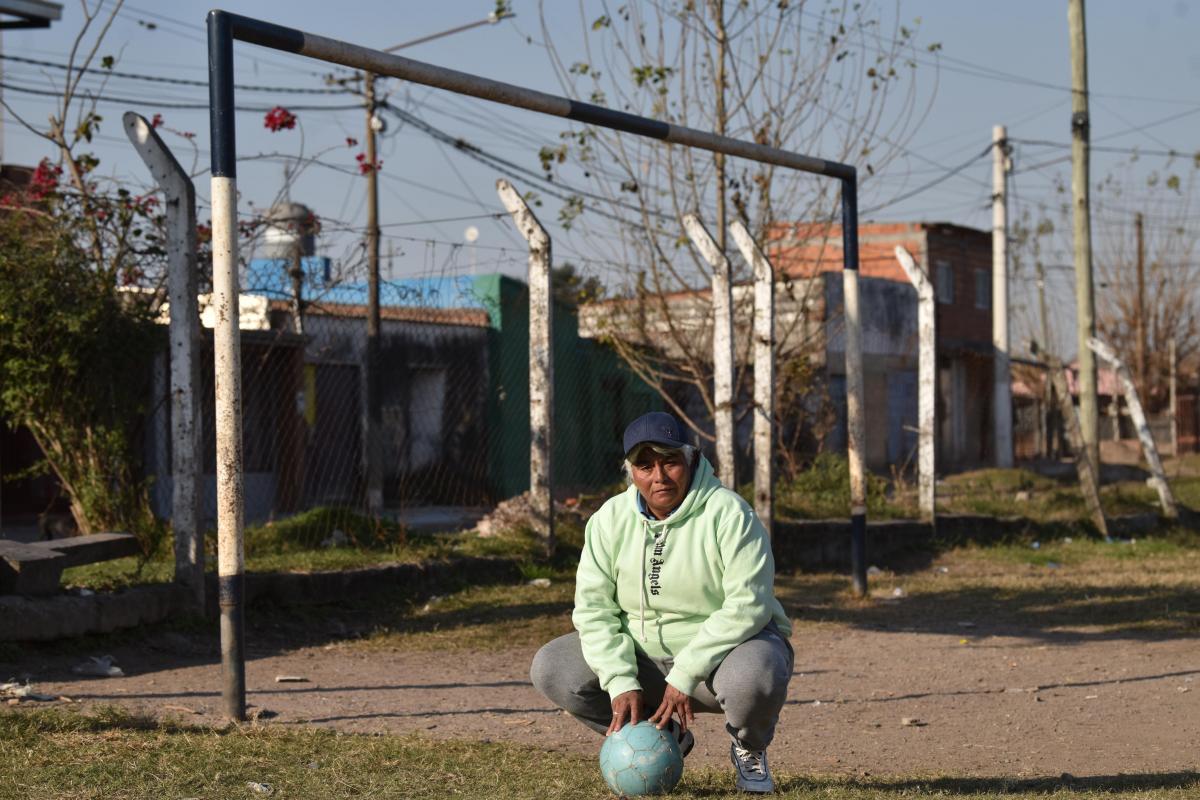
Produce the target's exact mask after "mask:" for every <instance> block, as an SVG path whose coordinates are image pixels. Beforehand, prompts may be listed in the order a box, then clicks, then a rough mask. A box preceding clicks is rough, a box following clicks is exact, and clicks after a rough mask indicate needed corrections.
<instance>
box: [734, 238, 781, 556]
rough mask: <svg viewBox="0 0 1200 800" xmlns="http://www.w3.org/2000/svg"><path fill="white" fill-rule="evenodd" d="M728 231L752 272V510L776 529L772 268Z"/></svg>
mask: <svg viewBox="0 0 1200 800" xmlns="http://www.w3.org/2000/svg"><path fill="white" fill-rule="evenodd" d="M729 232H730V233H731V234H732V235H733V240H734V242H736V243H737V246H738V250H740V251H741V253H742V258H744V259H746V263H747V264H749V265H750V266H751V267H752V268H753V269H754V511H755V513H757V514H758V518H759V519H760V520H762V524H763V526H764V527H766V529H767V535H772V534H773V533H774V527H775V457H774V456H775V452H774V450H775V448H774V444H775V269H774V268H773V267H772V266H771V262H770V261H768V260H767V257H766V256H765V255H764V254H763V251H762V248H760V247H759V246H758V243H757V242H755V241H754V237H753V236H751V235H750V231H748V230H746V226H745V225H743V224H742V222H741V220H734V221H733V223H732V224H730V226H729Z"/></svg>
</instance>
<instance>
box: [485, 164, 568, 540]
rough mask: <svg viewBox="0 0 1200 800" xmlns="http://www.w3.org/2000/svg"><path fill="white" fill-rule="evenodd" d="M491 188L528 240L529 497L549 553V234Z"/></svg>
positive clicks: (509, 188)
mask: <svg viewBox="0 0 1200 800" xmlns="http://www.w3.org/2000/svg"><path fill="white" fill-rule="evenodd" d="M496 192H497V193H498V194H499V195H500V201H501V202H502V203H504V207H505V208H506V209H507V210H508V213H509V214H511V215H512V218H513V222H515V223H516V226H517V230H519V231H520V232H521V235H522V236H523V237H525V241H527V242H528V243H529V498H530V504H531V505H532V506H533V511H534V514H535V516H536V520H535V522H536V525H537V527H538V533H539V534H541V536H542V537H543V538H544V539H545V542H546V553H547V555H553V553H554V495H553V485H552V474H553V473H552V471H551V468H550V467H551V460H552V456H553V450H554V448H553V439H552V437H553V431H554V429H553V412H554V347H553V342H554V300H553V293H552V288H551V276H550V236H549V235H548V234H547V233H546V229H545V228H543V227H542V225H541V223H540V222H538V220H537V217H535V216H534V214H533V212H532V211H530V210H529V206H528V205H527V204H526V203H525V200H524V199H523V198H522V197H521V195H520V193H519V192H517V190H516V189H514V188H513V185H512V184H511V183H509V182H508V181H506V180H504V179H500V180H498V181H496Z"/></svg>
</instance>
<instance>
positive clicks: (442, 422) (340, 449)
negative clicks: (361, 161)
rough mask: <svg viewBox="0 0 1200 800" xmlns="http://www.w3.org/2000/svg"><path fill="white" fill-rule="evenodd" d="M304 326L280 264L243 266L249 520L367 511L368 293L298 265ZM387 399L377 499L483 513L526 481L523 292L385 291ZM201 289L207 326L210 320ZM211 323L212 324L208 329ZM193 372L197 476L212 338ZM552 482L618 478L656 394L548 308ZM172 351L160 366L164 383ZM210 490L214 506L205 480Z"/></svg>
mask: <svg viewBox="0 0 1200 800" xmlns="http://www.w3.org/2000/svg"><path fill="white" fill-rule="evenodd" d="M303 262H304V263H303V273H304V279H303V280H302V281H300V283H299V286H300V289H301V291H300V298H299V299H300V303H299V308H300V309H301V317H300V324H299V325H297V320H296V310H297V302H296V299H297V298H296V297H295V294H296V293H295V291H294V288H295V287H294V286H293V284H292V282H291V276H290V275H288V274H287V272H286V268H288V267H289V266H290V264H289V263H285V262H278V263H264V262H260V261H258V260H256V261H252V262H251V264H250V265H249V267H248V268H247V270H246V271H245V275H244V276H243V288H244V291H245V294H243V295H242V296H241V298H240V306H241V318H240V321H239V325H240V328H241V330H242V347H243V351H242V379H243V431H244V433H243V438H244V442H245V444H244V451H245V455H244V458H245V468H246V486H247V491H246V517H247V519H249V520H261V519H266V518H269V517H271V516H275V515H278V514H283V513H291V512H294V511H298V510H302V509H306V508H312V507H314V506H321V505H349V506H361V505H362V503H363V500H362V498H363V496H364V481H363V476H364V474H365V472H364V469H363V467H364V465H363V455H362V454H363V413H364V412H363V397H364V395H365V390H364V373H363V369H362V365H363V363H364V361H365V357H366V341H367V339H366V319H367V311H368V309H367V305H366V287H365V286H364V285H362V284H356V283H350V282H335V281H329V278H328V275H329V265H328V263H327V262H325V260H324V259H321V258H305V259H303ZM380 296H381V306H380V318H381V320H380V347H379V364H380V383H379V390H380V407H381V422H382V425H381V427H380V428H379V430H378V431H377V433H376V435H378V436H379V438H380V441H381V443H382V448H381V450H382V467H383V489H384V503H385V507H386V508H392V509H395V508H411V507H415V506H435V505H436V506H484V505H489V504H493V503H496V502H498V501H500V500H503V499H505V498H507V497H511V496H513V495H516V494H519V493H521V492H523V491H525V490H526V489H527V488H528V486H529V453H530V438H529V399H528V397H529V395H528V393H529V344H528V343H529V314H528V306H529V296H528V288H527V286H526V285H525V284H524V283H523V282H521V281H519V280H516V279H514V278H511V277H508V276H503V275H480V276H467V277H441V278H422V279H409V280H401V281H386V282H384V283H383V284H382V285H381V291H380ZM206 299H207V298H205V297H202V298H201V307H202V313H201V318H202V321H203V320H205V319H207V317H206V315H205V313H206V308H207V303H206ZM209 324H211V323H209ZM207 341H208V342H209V344H208V346H207V347H206V348H205V350H204V352H205V354H206V355H205V358H204V361H203V362H202V365H201V385H202V392H203V394H202V398H203V399H202V406H203V408H204V413H203V426H204V427H203V431H202V437H203V441H204V455H205V464H206V472H209V473H211V472H212V467H213V459H214V456H215V453H214V452H213V444H212V443H213V439H214V436H213V428H212V402H213V401H212V380H213V378H212V361H211V336H210V337H208V339H207ZM554 349H555V358H556V363H555V381H554V390H555V400H554V412H555V431H556V439H555V447H554V453H553V456H552V458H553V463H554V476H555V481H556V486H557V487H558V488H560V489H562V490H572V489H574V490H583V489H598V488H600V487H603V486H606V485H608V484H611V483H613V482H614V481H616V480H617V479H618V478H619V476H620V459H621V455H622V454H621V452H620V434H621V430H623V427H624V425H625V423H626V422H627V420H628V418H629V416H631V415H636V414H637V413H641V411H642V410H644V409H646V408H655V407H657V405H655V398H653V397H652V396H651V393H650V392H649V390H648V389H646V388H645V387H644V386H643V385H642V384H641V383H640V382H639V381H637V380H636V379H635V378H634V377H633V376H632V374H630V373H629V372H628V371H627V370H625V369H624V368H623V367H622V366H621V364H620V363H619V362H618V360H617V359H616V357H615V355H613V353H612V352H611V351H609V350H608V349H607V348H605V347H603V346H601V345H599V344H598V343H596V342H594V341H591V340H584V339H580V337H579V336H578V334H577V330H576V324H575V317H574V314H573V313H572V310H571V309H567V308H562V307H556V315H555V330H554ZM167 358H168V355H167V354H166V353H165V352H164V353H163V354H162V356H161V357H160V360H159V363H157V364H156V365H155V374H156V376H157V380H158V384H157V386H158V389H159V391H161V392H165V391H166V380H167V376H168V375H169V364H168V363H167ZM169 413H170V410H169V404H166V403H158V404H155V412H154V419H153V421H152V424H151V425H150V426H149V427H150V430H151V432H152V435H151V436H150V437H149V439H148V441H147V444H146V453H147V459H146V460H147V464H148V470H149V472H150V473H151V474H155V475H159V476H161V477H159V478H157V479H156V480H155V482H154V486H155V503H156V511H157V512H158V513H160V514H166V513H167V510H168V509H169V503H170V492H171V489H170V487H171V484H170V478H169V475H168V474H167V473H168V472H169V469H170V467H169V458H168V457H167V453H168V452H169V450H168V447H169V444H168V441H167V439H168V438H169V431H170V420H169ZM207 483H208V484H209V489H208V490H207V498H206V507H207V509H208V513H209V514H211V513H212V512H213V510H214V508H215V506H214V505H213V502H214V496H213V488H212V487H213V478H212V475H211V474H210V475H209V476H208V480H207Z"/></svg>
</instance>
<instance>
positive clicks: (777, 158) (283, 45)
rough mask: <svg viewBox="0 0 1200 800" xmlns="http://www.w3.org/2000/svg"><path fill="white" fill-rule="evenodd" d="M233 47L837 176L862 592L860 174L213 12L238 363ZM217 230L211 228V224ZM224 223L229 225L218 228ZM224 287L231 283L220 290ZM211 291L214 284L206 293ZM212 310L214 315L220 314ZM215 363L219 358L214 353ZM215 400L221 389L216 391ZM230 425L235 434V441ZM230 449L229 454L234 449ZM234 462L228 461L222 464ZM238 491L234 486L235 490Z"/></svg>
mask: <svg viewBox="0 0 1200 800" xmlns="http://www.w3.org/2000/svg"><path fill="white" fill-rule="evenodd" d="M234 41H241V42H246V43H249V44H256V45H259V46H261V47H266V48H270V49H273V50H280V51H284V52H289V53H294V54H297V55H303V56H307V57H309V58H314V59H317V60H320V61H326V62H330V63H333V64H340V65H342V66H345V67H351V68H354V69H358V70H363V71H366V72H370V73H373V74H375V75H378V76H386V77H392V78H399V79H401V80H406V81H410V82H412V83H417V84H421V85H424V86H430V87H434V88H439V89H444V90H447V91H451V92H455V93H457V94H462V95H468V96H471V97H477V98H480V99H483V100H489V101H492V102H496V103H502V104H504V105H508V106H513V107H515V108H523V109H526V110H528V111H536V112H538V113H541V114H547V115H550V116H555V117H561V118H564V119H569V120H573V121H576V122H581V123H584V124H587V125H595V126H597V127H602V128H608V129H610V130H615V131H621V132H624V133H630V134H634V135H637V136H643V137H646V138H649V139H655V140H658V141H662V142H666V143H669V144H678V145H682V146H685V147H694V148H697V149H701V150H708V151H710V152H714V153H722V154H724V155H727V156H733V157H736V158H745V159H748V160H751V161H757V162H760V163H766V164H773V165H775V166H780V167H786V168H788V169H794V170H798V171H800V172H807V173H811V174H814V175H823V176H826V177H829V178H835V179H837V180H838V181H839V182H840V183H841V190H842V192H841V194H842V202H841V224H842V240H843V272H844V275H843V289H844V293H845V294H844V303H845V309H846V336H845V342H846V364H845V368H846V372H847V375H846V429H847V441H848V450H849V464H850V487H851V498H850V518H851V571H852V574H853V577H854V585H855V589H856V590H857V591H858V592H859V593H863V592H865V591H866V567H865V563H866V560H865V559H866V556H865V552H866V549H865V548H866V492H865V487H866V483H865V476H864V469H865V466H864V459H863V456H864V453H865V441H864V433H865V425H864V420H863V395H862V391H863V388H862V387H863V384H862V351H861V331H860V330H859V328H858V325H859V322H860V320H859V318H858V303H857V301H858V201H857V192H858V176H857V171H856V169H855V168H854V167H853V166H851V165H849V164H843V163H841V162H838V161H827V160H825V159H821V158H815V157H813V156H807V155H803V154H800V153H794V152H791V151H788V150H783V149H780V148H775V147H769V146H767V145H763V144H758V143H756V142H748V141H744V140H741V139H734V138H731V137H728V136H719V135H717V134H714V133H709V132H706V131H701V130H697V129H695V128H688V127H685V126H681V125H673V124H671V123H668V122H663V121H661V120H655V119H650V118H648V117H642V116H638V115H636V114H629V113H626V112H623V111H616V110H613V109H610V108H605V107H603V106H598V105H593V104H590V103H583V102H580V101H578V100H572V99H570V98H567V97H561V96H558V95H553V94H549V93H546V92H540V91H537V90H534V89H528V88H525V87H522V86H516V85H513V84H509V83H504V82H502V81H497V80H494V79H491V78H485V77H482V76H479V75H472V74H470V73H466V72H460V71H458V70H453V69H447V68H446V67H439V66H436V65H433V64H428V63H425V62H422V61H416V60H413V59H410V58H406V57H404V56H400V55H396V54H394V53H387V52H383V51H381V50H373V49H371V48H367V47H362V46H359V45H354V44H350V43H348V42H343V41H339V40H337V39H331V38H328V37H325V36H319V35H316V34H312V33H307V32H305V31H300V30H297V29H295V28H288V27H285V26H282V25H276V24H274V23H270V22H265V21H263V20H258V19H253V18H251V17H245V16H242V15H239V14H232V13H229V12H227V11H221V10H214V11H210V12H209V13H208V70H209V123H210V128H211V137H212V145H211V146H212V189H213V191H212V204H213V223H214V224H213V273H214V282H215V281H216V278H217V276H218V275H221V276H222V280H223V286H224V287H225V288H226V289H227V290H230V294H229V297H230V302H231V306H230V307H228V308H226V309H225V311H226V312H227V316H226V317H225V318H223V319H224V320H225V322H226V329H227V330H226V331H225V335H226V336H228V335H229V334H230V333H232V336H231V337H230V341H229V342H228V343H227V347H228V349H229V350H230V351H231V356H232V358H233V359H234V362H233V363H234V364H236V358H237V352H236V351H237V345H238V341H237V224H236V222H237V208H236V206H237V189H236V167H235V163H236V159H237V150H236V144H235V120H234V81H233V72H234V67H233V42H234ZM219 221H220V222H221V223H222V228H221V229H220V230H218V222H219ZM225 223H229V224H225ZM230 278H231V280H232V284H231V285H228V284H226V283H224V282H225V281H226V280H228V279H230ZM215 289H216V287H214V290H215ZM219 310H220V309H219ZM218 357H220V356H218ZM218 397H219V398H220V392H219V391H218ZM240 400H241V398H240V386H238V387H236V391H234V392H232V396H231V397H228V398H227V405H226V406H225V408H226V410H227V411H229V412H230V413H229V414H228V415H227V416H226V417H225V418H223V417H222V407H221V405H220V400H219V401H218V412H217V419H218V423H219V425H218V434H217V439H218V443H219V444H220V443H221V442H222V441H224V442H226V447H227V449H228V450H229V452H230V454H231V455H232V451H233V450H234V449H236V454H237V456H238V459H237V461H238V464H237V473H238V474H237V475H236V481H234V480H232V477H233V476H232V475H231V476H230V477H231V480H230V482H229V486H228V487H227V491H226V494H225V495H223V496H224V497H225V502H224V503H223V502H222V500H221V499H220V497H219V498H218V556H219V557H218V565H219V569H220V576H221V580H220V582H219V585H220V591H221V602H222V619H223V624H222V637H223V641H222V652H223V653H225V652H226V650H227V647H226V642H225V641H224V636H225V633H224V632H225V623H224V618H225V610H226V603H227V602H228V604H229V610H230V614H229V618H230V628H231V635H232V634H236V635H233V636H232V640H231V641H230V642H229V645H230V646H231V648H232V649H236V656H237V657H238V658H239V660H240V656H241V655H242V646H241V641H240V640H241V616H242V613H241V612H242V609H241V599H242V598H241V594H242V592H241V585H242V496H241V491H242V481H241V477H242V476H241V465H240V455H241V413H240V405H241V403H240ZM223 420H227V421H229V423H230V428H231V430H229V431H226V433H225V434H222V432H221V431H220V427H221V424H222V423H223ZM233 428H236V436H235V435H234V432H233V430H232V429H233ZM235 445H236V447H235ZM217 460H218V491H220V486H221V482H220V470H221V465H222V463H223V462H222V459H221V455H220V454H218V458H217ZM227 463H228V464H229V465H230V467H231V468H232V465H233V463H234V461H233V459H232V458H231V459H230V460H229V461H228V462H227ZM235 484H236V485H235ZM227 667H228V668H227V672H228V671H229V670H232V671H233V673H234V674H233V675H227V680H229V678H230V677H236V676H237V675H240V674H241V672H240V670H241V669H242V668H241V667H240V665H239V666H238V667H234V666H232V665H227ZM235 683H236V685H233V684H231V685H230V687H229V688H230V689H231V691H240V693H241V694H242V698H241V701H240V705H239V704H236V703H232V702H228V703H227V710H229V711H230V712H233V711H239V717H240V716H241V715H244V713H245V698H244V693H245V682H244V678H238V679H237V680H236V682H235Z"/></svg>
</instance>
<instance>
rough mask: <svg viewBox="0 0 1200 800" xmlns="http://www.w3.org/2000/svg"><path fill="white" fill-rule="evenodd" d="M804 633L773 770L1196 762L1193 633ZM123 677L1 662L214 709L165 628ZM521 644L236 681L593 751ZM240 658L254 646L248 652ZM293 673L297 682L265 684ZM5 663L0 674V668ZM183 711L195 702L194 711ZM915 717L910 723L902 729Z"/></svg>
mask: <svg viewBox="0 0 1200 800" xmlns="http://www.w3.org/2000/svg"><path fill="white" fill-rule="evenodd" d="M964 633H965V634H967V636H968V638H967V639H965V640H964V639H963V637H962V635H961V634H953V635H947V634H937V633H914V632H891V631H887V632H885V631H864V630H853V629H850V630H848V629H840V628H839V629H835V630H829V629H814V628H807V629H803V630H802V632H801V633H800V634H799V635H797V637H796V638H795V641H794V644H795V647H796V653H797V659H796V674H795V675H794V676H793V679H792V683H791V687H790V693H789V700H788V704H787V706H786V707H785V709H784V712H783V717H782V719H781V722H780V728H779V733H778V736H777V738H776V742H775V744H774V745H773V746H772V748H771V756H772V758H773V760H774V763H775V765H776V766H777V767H779V768H782V769H786V770H788V771H800V772H815V773H850V774H863V773H870V774H892V775H895V774H914V773H917V774H950V775H971V776H981V777H982V776H1010V777H1026V776H1058V775H1060V774H1061V773H1064V772H1067V773H1071V774H1073V775H1076V776H1081V777H1082V776H1093V775H1115V774H1117V773H1119V772H1124V773H1130V772H1147V773H1166V772H1177V771H1183V770H1195V769H1197V767H1200V757H1198V756H1197V755H1196V752H1197V751H1196V749H1195V742H1196V741H1197V739H1200V647H1198V646H1197V641H1196V640H1195V639H1169V640H1153V639H1150V640H1145V639H1136V638H1108V637H1105V636H1104V635H1102V634H1097V635H1095V636H1092V637H1086V636H1084V637H1079V636H1076V637H1073V638H1072V639H1071V640H1070V643H1060V642H1053V641H1048V640H1047V638H1046V637H1045V636H1039V637H1036V638H1026V637H1024V636H1021V635H1011V634H1007V635H986V634H985V633H982V632H979V631H975V630H971V631H964ZM113 655H114V656H115V657H116V658H117V662H118V663H119V664H120V665H121V666H122V667H124V668H125V670H126V671H127V672H128V673H129V675H128V676H127V677H121V678H105V679H99V678H96V679H86V678H78V677H77V676H74V675H72V674H71V673H70V669H69V668H70V666H71V664H73V663H75V662H77V661H78V659H77V658H74V659H64V658H40V659H38V660H37V662H36V663H35V662H33V661H28V662H25V663H21V664H16V665H0V672H4V671H10V674H13V675H16V676H23V675H24V676H27V677H28V678H29V679H30V680H32V681H33V682H34V683H35V685H36V687H37V689H38V690H39V691H42V692H46V693H52V694H61V695H66V696H68V697H70V698H72V699H73V700H75V701H76V702H78V703H80V704H82V705H83V707H84V708H87V707H89V706H94V705H98V704H117V705H120V706H123V707H125V708H128V709H131V710H135V711H139V712H147V713H151V714H155V715H160V716H174V717H177V718H181V719H183V720H185V721H188V722H195V723H218V722H219V721H220V708H221V704H220V696H219V687H220V672H219V666H218V665H217V663H216V660H215V659H214V658H213V657H212V656H211V655H198V654H197V652H196V649H195V646H194V645H191V644H190V643H189V642H188V640H187V639H185V638H184V637H183V636H181V635H180V634H162V635H160V636H159V637H158V639H157V640H155V641H153V642H151V644H150V646H149V647H143V648H137V649H133V648H130V649H124V650H116V651H114V652H113ZM532 655H533V653H532V651H531V650H514V651H507V652H500V653H480V652H453V653H430V652H413V653H394V652H383V651H378V650H370V649H363V648H360V647H357V646H354V645H331V646H326V647H316V648H306V649H301V650H296V651H292V652H286V653H283V654H272V655H264V656H262V657H257V658H252V660H251V661H250V662H249V663H248V665H247V687H248V691H249V697H250V702H251V704H252V705H253V707H254V710H261V711H265V712H270V713H267V714H264V715H263V716H264V719H268V720H269V722H268V723H267V724H274V725H301V724H310V725H321V726H328V727H333V728H337V729H339V730H344V731H354V732H388V733H407V732H418V733H421V734H425V735H429V736H435V737H438V736H447V737H464V738H475V739H493V740H508V741H514V742H520V743H523V744H530V745H534V746H540V747H546V748H553V749H565V750H570V751H574V752H579V753H594V752H595V751H596V749H597V746H598V743H599V742H598V740H597V739H596V738H595V737H594V736H593V735H592V734H591V733H590V732H588V731H585V730H584V729H583V728H582V727H581V726H579V725H578V724H577V723H575V722H573V721H572V720H571V719H569V718H567V717H566V716H564V715H562V714H561V713H559V712H557V711H556V710H554V709H552V708H550V707H549V705H548V704H547V703H546V701H545V700H543V699H542V698H541V697H540V696H539V695H538V694H537V693H536V692H535V691H534V690H533V688H532V687H531V686H530V685H529V683H528V672H527V669H528V664H529V661H530V659H531V657H532ZM252 656H253V652H252ZM277 675H299V676H303V677H305V678H307V679H308V682H307V683H276V682H275V677H276V676H277ZM6 677H8V675H7V674H5V675H0V678H6ZM192 712H195V713H192ZM904 718H915V719H917V720H919V721H920V723H921V724H918V725H903V724H902V722H901V721H902V719H904ZM696 732H697V747H696V751H695V752H694V753H693V755H692V756H691V758H690V761H692V762H693V763H695V762H700V763H703V764H712V765H723V764H725V763H727V762H726V758H727V751H728V745H727V741H728V740H727V739H726V737H725V735H724V732H723V730H722V728H721V721H720V720H719V719H718V718H716V717H715V716H709V715H705V716H704V717H701V718H700V719H699V720H698V724H697V731H696Z"/></svg>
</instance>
